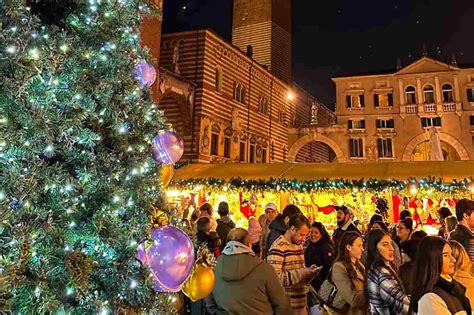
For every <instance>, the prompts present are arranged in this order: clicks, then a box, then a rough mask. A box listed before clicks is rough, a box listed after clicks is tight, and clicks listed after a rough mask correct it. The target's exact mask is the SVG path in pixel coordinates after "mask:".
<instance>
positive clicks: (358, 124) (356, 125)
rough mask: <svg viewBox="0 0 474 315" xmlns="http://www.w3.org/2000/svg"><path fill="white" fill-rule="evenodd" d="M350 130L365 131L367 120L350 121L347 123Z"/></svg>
mask: <svg viewBox="0 0 474 315" xmlns="http://www.w3.org/2000/svg"><path fill="white" fill-rule="evenodd" d="M347 127H348V129H365V120H364V119H359V120H349V121H348V122H347Z"/></svg>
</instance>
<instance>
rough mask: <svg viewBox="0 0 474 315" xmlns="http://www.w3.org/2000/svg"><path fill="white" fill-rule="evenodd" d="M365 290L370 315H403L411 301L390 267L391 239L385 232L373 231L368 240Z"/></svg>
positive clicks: (393, 254) (391, 262) (391, 257)
mask: <svg viewBox="0 0 474 315" xmlns="http://www.w3.org/2000/svg"><path fill="white" fill-rule="evenodd" d="M367 244H368V250H367V262H366V270H367V277H366V289H367V298H368V302H369V313H370V314H371V315H392V314H406V313H407V312H408V309H409V305H410V300H409V298H408V296H407V295H406V293H405V290H404V288H403V285H402V281H401V280H400V278H399V277H398V275H397V272H396V271H395V270H396V267H395V265H394V264H393V261H394V259H395V253H394V248H393V245H392V238H391V237H390V234H389V233H388V232H386V231H384V230H372V231H371V232H370V234H369V237H368V242H367Z"/></svg>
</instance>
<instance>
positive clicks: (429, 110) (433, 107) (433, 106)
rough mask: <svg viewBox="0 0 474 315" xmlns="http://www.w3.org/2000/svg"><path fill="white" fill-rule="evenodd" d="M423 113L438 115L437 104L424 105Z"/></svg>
mask: <svg viewBox="0 0 474 315" xmlns="http://www.w3.org/2000/svg"><path fill="white" fill-rule="evenodd" d="M423 112H425V113H436V104H435V103H425V104H423Z"/></svg>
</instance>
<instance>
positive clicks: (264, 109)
mask: <svg viewBox="0 0 474 315" xmlns="http://www.w3.org/2000/svg"><path fill="white" fill-rule="evenodd" d="M258 111H259V112H260V113H262V114H264V115H266V114H267V113H268V100H267V98H266V97H264V96H260V99H259V101H258Z"/></svg>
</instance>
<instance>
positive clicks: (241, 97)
mask: <svg viewBox="0 0 474 315" xmlns="http://www.w3.org/2000/svg"><path fill="white" fill-rule="evenodd" d="M245 92H246V91H245V87H244V86H243V85H242V84H240V83H238V82H234V100H236V101H237V102H239V103H242V104H245Z"/></svg>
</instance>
